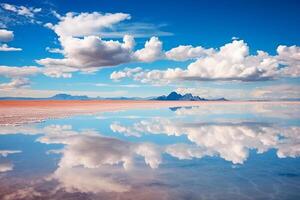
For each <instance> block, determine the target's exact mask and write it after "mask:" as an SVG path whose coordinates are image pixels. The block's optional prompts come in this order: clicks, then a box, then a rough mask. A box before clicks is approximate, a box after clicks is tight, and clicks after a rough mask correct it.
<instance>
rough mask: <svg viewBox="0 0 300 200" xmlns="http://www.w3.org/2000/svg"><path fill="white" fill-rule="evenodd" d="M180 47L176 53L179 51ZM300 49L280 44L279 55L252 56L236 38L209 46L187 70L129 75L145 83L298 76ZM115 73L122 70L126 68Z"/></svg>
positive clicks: (247, 48)
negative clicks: (216, 47) (215, 48)
mask: <svg viewBox="0 0 300 200" xmlns="http://www.w3.org/2000/svg"><path fill="white" fill-rule="evenodd" d="M177 48H178V47H177ZM177 48H175V50H173V52H176V51H179V50H178V49H177ZM185 48H186V47H185ZM190 48H191V47H190ZM179 49H180V48H179ZM299 49H300V48H299V47H296V46H291V47H286V46H279V47H278V49H277V52H278V54H277V55H275V56H271V55H269V54H268V53H266V52H263V51H257V54H256V55H250V54H249V47H248V45H247V44H246V43H245V42H244V41H243V40H239V41H238V40H234V41H232V42H231V43H228V44H225V45H224V46H222V47H220V49H219V50H215V51H213V50H211V49H206V51H207V53H206V54H205V53H203V54H201V53H200V54H199V55H198V56H200V57H198V58H197V60H196V61H195V62H192V63H191V64H189V65H188V66H187V68H186V69H182V68H168V69H167V70H144V71H139V72H137V73H136V74H130V76H126V77H129V78H133V79H134V80H137V81H140V82H143V83H145V82H147V83H154V84H160V83H170V82H172V81H180V80H189V81H211V80H223V81H229V80H239V81H264V80H270V79H275V78H281V77H298V76H299V65H300V64H299V63H300V60H299V52H300V50H299ZM188 50H189V47H188V48H187V50H183V53H182V55H184V54H186V52H188ZM203 51H204V50H203ZM171 52H172V50H171V51H170V53H169V56H170V55H172V54H171ZM187 58H191V56H189V55H188V54H187V55H185V56H183V57H180V58H179V57H178V56H177V55H176V54H175V53H174V57H173V59H175V60H176V59H178V60H185V59H187ZM113 73H122V71H119V72H113ZM123 78H125V77H123Z"/></svg>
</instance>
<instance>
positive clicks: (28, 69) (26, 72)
mask: <svg viewBox="0 0 300 200" xmlns="http://www.w3.org/2000/svg"><path fill="white" fill-rule="evenodd" d="M40 72H41V68H39V67H35V66H23V67H16V66H3V65H2V66H0V75H1V76H5V77H9V78H16V77H24V76H30V75H34V74H37V73H40Z"/></svg>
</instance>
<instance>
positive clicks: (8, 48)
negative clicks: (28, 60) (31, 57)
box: [0, 44, 22, 51]
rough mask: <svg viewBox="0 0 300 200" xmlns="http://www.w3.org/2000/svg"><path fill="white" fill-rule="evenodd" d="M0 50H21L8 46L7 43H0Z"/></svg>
mask: <svg viewBox="0 0 300 200" xmlns="http://www.w3.org/2000/svg"><path fill="white" fill-rule="evenodd" d="M0 51H22V49H21V48H15V47H9V46H8V45H7V44H2V45H0Z"/></svg>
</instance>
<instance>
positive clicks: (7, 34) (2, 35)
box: [0, 29, 22, 51]
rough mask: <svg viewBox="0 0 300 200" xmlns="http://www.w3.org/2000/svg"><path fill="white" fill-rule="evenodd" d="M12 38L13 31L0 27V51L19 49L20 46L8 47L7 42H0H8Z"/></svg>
mask: <svg viewBox="0 0 300 200" xmlns="http://www.w3.org/2000/svg"><path fill="white" fill-rule="evenodd" d="M13 38H14V33H13V31H9V30H6V29H0V51H21V50H22V49H21V48H15V47H9V46H8V45H7V44H1V42H9V41H11V40H13Z"/></svg>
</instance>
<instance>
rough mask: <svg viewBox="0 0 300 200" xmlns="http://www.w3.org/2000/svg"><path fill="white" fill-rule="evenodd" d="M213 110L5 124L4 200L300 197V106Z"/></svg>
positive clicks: (1, 157) (1, 133)
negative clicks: (299, 113) (244, 110)
mask: <svg viewBox="0 0 300 200" xmlns="http://www.w3.org/2000/svg"><path fill="white" fill-rule="evenodd" d="M289 106H291V107H289ZM287 107H288V109H287ZM216 109H217V110H214V108H208V107H205V108H202V107H183V108H171V109H157V110H152V111H149V110H141V111H140V110H138V111H132V110H128V111H123V112H121V113H103V114H102V115H97V116H77V117H72V118H68V119H53V120H48V121H46V122H45V123H39V124H28V125H22V126H2V127H0V138H1V140H0V184H1V187H2V189H1V190H0V197H1V198H3V199H36V198H41V197H43V198H51V199H61V198H74V197H78V199H86V198H90V199H99V198H105V199H116V198H119V199H130V198H134V199H153V198H156V199H194V198H195V199H198V197H200V198H203V199H210V198H211V199H229V198H239V199H249V196H251V197H253V198H254V199H259V198H274V199H297V198H298V197H299V195H298V192H297V191H299V186H298V185H299V183H300V161H299V155H300V135H299V133H300V123H299V118H295V116H296V114H295V113H294V112H296V113H297V112H299V106H295V105H283V106H282V108H276V109H273V110H272V107H268V106H263V109H261V107H257V106H256V105H254V107H252V106H249V108H248V109H247V112H245V113H243V112H241V110H242V109H244V108H238V107H230V108H227V109H226V108H225V107H221V106H220V107H218V108H216ZM282 110H285V111H282ZM271 113H273V114H271ZM282 113H283V114H282ZM158 116H159V117H158ZM277 120H278V121H280V123H277ZM274 194H276V195H274ZM78 195H79V196H78Z"/></svg>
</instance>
